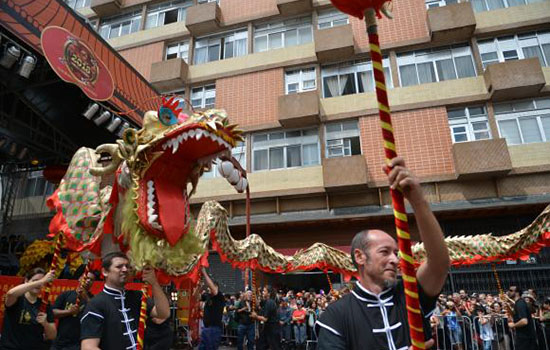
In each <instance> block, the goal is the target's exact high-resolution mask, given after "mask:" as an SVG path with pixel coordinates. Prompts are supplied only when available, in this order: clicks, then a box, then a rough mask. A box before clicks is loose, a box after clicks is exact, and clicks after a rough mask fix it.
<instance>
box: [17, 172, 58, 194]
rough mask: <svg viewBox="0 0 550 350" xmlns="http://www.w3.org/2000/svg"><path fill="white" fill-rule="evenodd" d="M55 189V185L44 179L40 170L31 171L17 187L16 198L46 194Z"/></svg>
mask: <svg viewBox="0 0 550 350" xmlns="http://www.w3.org/2000/svg"><path fill="white" fill-rule="evenodd" d="M54 191H55V185H54V184H52V183H51V182H48V181H46V179H45V178H44V176H43V175H42V170H40V171H31V172H29V173H28V175H27V178H26V179H25V181H24V182H23V183H22V186H21V187H20V188H19V194H18V196H17V197H18V198H26V197H40V196H48V195H50V194H52V193H53V192H54Z"/></svg>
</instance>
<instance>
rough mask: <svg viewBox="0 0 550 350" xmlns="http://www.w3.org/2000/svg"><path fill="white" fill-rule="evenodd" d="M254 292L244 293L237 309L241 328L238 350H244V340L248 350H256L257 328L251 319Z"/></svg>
mask: <svg viewBox="0 0 550 350" xmlns="http://www.w3.org/2000/svg"><path fill="white" fill-rule="evenodd" d="M251 299H252V291H251V290H249V291H246V292H244V293H243V296H242V297H241V300H239V301H237V305H235V308H236V309H237V312H236V313H237V320H238V321H239V326H238V328H237V350H243V344H244V338H245V337H246V339H247V344H246V348H247V349H248V350H251V349H253V348H254V337H255V326H254V320H252V319H251V318H250V313H251V312H252V300H251Z"/></svg>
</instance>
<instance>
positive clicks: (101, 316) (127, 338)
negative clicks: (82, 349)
mask: <svg viewBox="0 0 550 350" xmlns="http://www.w3.org/2000/svg"><path fill="white" fill-rule="evenodd" d="M141 296H142V292H141V291H135V290H123V291H119V290H117V289H114V288H109V287H107V286H105V287H104V288H103V291H101V293H99V294H97V295H96V296H95V297H94V298H93V299H92V300H90V302H89V303H88V305H87V306H86V309H85V310H84V316H82V318H81V319H80V339H81V340H84V339H90V338H99V339H100V341H99V348H101V349H102V350H124V349H135V348H136V345H137V330H138V324H139V310H140V307H141ZM153 305H154V303H153V301H152V300H151V299H147V315H149V314H150V313H151V310H152V309H153Z"/></svg>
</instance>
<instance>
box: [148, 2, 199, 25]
mask: <svg viewBox="0 0 550 350" xmlns="http://www.w3.org/2000/svg"><path fill="white" fill-rule="evenodd" d="M192 5H193V1H192V0H176V1H167V2H163V3H160V4H158V5H153V6H150V7H148V8H147V20H146V22H145V28H146V29H149V28H155V27H160V26H163V25H166V24H170V23H175V22H182V21H185V14H186V11H187V8H188V7H190V6H192Z"/></svg>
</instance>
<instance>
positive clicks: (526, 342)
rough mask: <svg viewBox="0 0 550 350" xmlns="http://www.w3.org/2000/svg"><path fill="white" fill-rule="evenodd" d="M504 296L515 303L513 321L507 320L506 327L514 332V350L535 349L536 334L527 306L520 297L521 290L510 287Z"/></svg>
mask: <svg viewBox="0 0 550 350" xmlns="http://www.w3.org/2000/svg"><path fill="white" fill-rule="evenodd" d="M506 294H507V296H508V297H509V298H511V299H512V300H514V301H515V304H514V315H513V321H511V320H508V327H509V328H510V329H515V330H516V342H515V349H516V350H535V349H537V334H536V332H535V326H534V323H533V318H532V317H531V311H530V310H529V306H527V303H526V302H525V300H523V298H522V297H521V290H520V289H519V288H518V287H517V286H511V287H510V288H509V289H508V292H506Z"/></svg>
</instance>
